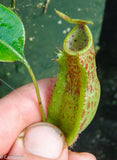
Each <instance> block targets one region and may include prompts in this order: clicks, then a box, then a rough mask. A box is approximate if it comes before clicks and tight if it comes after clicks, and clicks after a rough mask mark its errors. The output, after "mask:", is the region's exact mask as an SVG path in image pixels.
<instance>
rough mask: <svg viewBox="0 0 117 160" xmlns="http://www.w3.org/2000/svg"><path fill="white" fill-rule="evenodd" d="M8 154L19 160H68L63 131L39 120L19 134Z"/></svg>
mask: <svg viewBox="0 0 117 160" xmlns="http://www.w3.org/2000/svg"><path fill="white" fill-rule="evenodd" d="M8 156H9V159H10V157H12V158H13V156H14V157H15V158H16V157H17V158H18V159H21V160H22V159H23V160H32V159H33V160H37V159H38V160H46V159H51V160H52V159H54V160H68V149H67V145H66V142H65V138H64V135H63V133H62V132H61V131H60V130H59V129H58V128H57V127H56V126H54V125H52V124H49V123H44V122H40V123H35V124H33V125H31V126H29V127H28V128H26V129H25V131H24V132H23V133H22V134H20V136H19V137H18V139H17V140H16V142H15V144H14V145H13V147H12V149H11V151H10V152H9V155H8ZM12 158H11V159H12Z"/></svg>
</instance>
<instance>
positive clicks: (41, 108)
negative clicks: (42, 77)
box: [23, 60, 46, 122]
mask: <svg viewBox="0 0 117 160" xmlns="http://www.w3.org/2000/svg"><path fill="white" fill-rule="evenodd" d="M23 63H24V65H25V66H26V68H27V70H28V72H29V74H30V76H31V78H32V80H33V83H34V86H35V90H36V94H37V99H38V104H39V108H40V112H41V116H42V121H43V122H45V121H46V118H45V113H44V109H43V106H42V102H41V97H40V93H39V88H38V84H37V81H36V78H35V75H34V73H33V71H32V69H31V67H30V65H29V63H28V62H27V61H26V60H25V61H23Z"/></svg>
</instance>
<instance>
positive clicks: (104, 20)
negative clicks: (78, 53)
mask: <svg viewBox="0 0 117 160" xmlns="http://www.w3.org/2000/svg"><path fill="white" fill-rule="evenodd" d="M37 1H38V0H37ZM37 1H33V2H32V0H27V1H24V0H21V1H20V2H18V1H16V2H17V3H16V8H17V12H18V14H19V15H20V17H21V19H22V20H23V23H24V26H25V28H26V46H25V54H26V57H27V59H28V61H29V63H31V66H32V68H33V70H34V72H35V74H36V77H37V79H41V78H44V77H51V76H55V75H56V74H57V72H58V71H57V65H55V64H54V62H52V61H51V58H55V54H54V53H53V52H54V50H55V48H56V46H57V47H58V48H60V44H62V41H63V39H64V37H65V35H63V34H61V33H62V30H63V29H64V28H66V27H67V26H68V24H67V23H64V22H62V25H61V26H58V24H57V21H58V20H60V18H58V17H57V16H56V15H55V13H54V11H53V8H57V9H58V10H60V11H63V12H65V13H66V14H68V15H71V17H75V18H78V17H81V18H80V19H86V20H89V18H90V20H92V21H94V26H90V28H91V31H92V33H93V37H94V44H95V48H99V47H100V50H99V51H98V53H97V55H96V61H97V72H98V77H99V80H100V83H101V90H102V91H101V100H100V104H99V108H98V111H97V114H96V116H95V118H94V120H93V121H92V123H91V124H90V125H89V126H88V128H87V129H86V130H85V131H84V132H83V133H82V134H81V135H80V137H79V138H78V140H77V143H76V144H74V146H73V147H72V150H74V151H78V152H79V151H82V152H84V151H86V152H91V153H93V154H95V156H96V158H97V160H117V9H116V8H117V0H106V5H105V0H84V1H81V0H75V1H71V0H63V1H55V0H54V1H53V0H51V2H50V5H49V8H48V12H47V14H46V15H41V13H42V10H41V9H36V8H35V7H34V6H36V4H37ZM0 2H1V3H2V4H4V5H8V4H9V1H8V0H6V1H4V0H3V1H2V0H0ZM38 2H43V0H41V1H40V0H39V1H38ZM66 3H67V5H66ZM76 10H77V13H76ZM66 11H67V12H66ZM103 13H104V14H103ZM51 15H52V18H51ZM34 24H35V25H34ZM42 25H44V27H43V26H42ZM30 37H34V40H33V41H30ZM56 37H58V38H56ZM32 53H33V54H32ZM42 53H44V54H42ZM40 57H41V59H40ZM0 78H1V79H3V80H5V81H6V82H7V83H8V84H10V85H11V86H13V87H14V88H17V87H19V86H21V85H24V84H26V83H29V82H31V80H30V77H29V75H28V73H27V71H26V70H25V68H24V67H23V66H22V65H21V64H19V63H17V62H16V63H13V64H6V63H0ZM10 91H11V89H9V88H8V87H7V86H6V85H4V84H3V83H2V82H0V97H1V98H2V97H3V96H4V95H6V94H7V93H9V92H10Z"/></svg>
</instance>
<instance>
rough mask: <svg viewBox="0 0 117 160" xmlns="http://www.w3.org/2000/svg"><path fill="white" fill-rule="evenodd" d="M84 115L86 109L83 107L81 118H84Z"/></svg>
mask: <svg viewBox="0 0 117 160" xmlns="http://www.w3.org/2000/svg"><path fill="white" fill-rule="evenodd" d="M84 115H85V110H84V109H83V112H82V116H81V118H83V117H84Z"/></svg>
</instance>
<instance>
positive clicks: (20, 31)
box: [0, 4, 25, 62]
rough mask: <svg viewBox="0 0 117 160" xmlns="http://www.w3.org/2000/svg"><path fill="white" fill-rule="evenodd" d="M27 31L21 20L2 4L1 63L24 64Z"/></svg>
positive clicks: (0, 14) (0, 11)
mask: <svg viewBox="0 0 117 160" xmlns="http://www.w3.org/2000/svg"><path fill="white" fill-rule="evenodd" d="M24 42H25V30H24V26H23V24H22V22H21V20H20V18H19V17H18V16H17V15H16V14H15V13H14V12H13V11H11V10H10V9H8V8H6V7H4V6H3V5H1V4H0V61H3V62H13V61H21V62H23V61H24V59H25V57H24V54H23V49H24Z"/></svg>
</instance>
